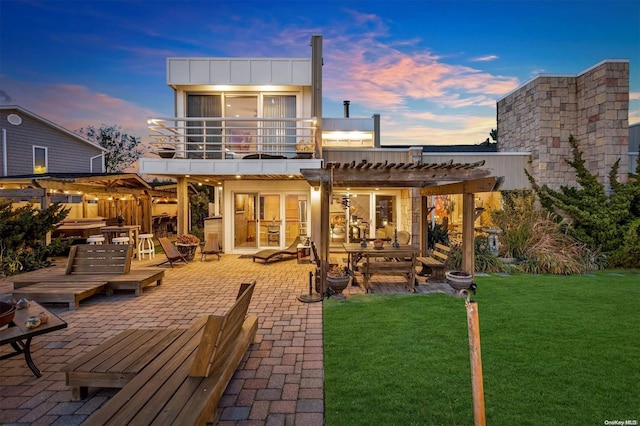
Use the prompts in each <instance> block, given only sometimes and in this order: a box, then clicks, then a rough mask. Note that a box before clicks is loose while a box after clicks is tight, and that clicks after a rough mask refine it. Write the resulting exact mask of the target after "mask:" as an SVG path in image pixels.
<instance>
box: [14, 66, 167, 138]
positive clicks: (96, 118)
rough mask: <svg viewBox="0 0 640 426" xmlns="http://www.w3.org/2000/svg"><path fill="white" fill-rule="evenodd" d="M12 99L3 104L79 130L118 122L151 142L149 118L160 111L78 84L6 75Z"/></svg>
mask: <svg viewBox="0 0 640 426" xmlns="http://www.w3.org/2000/svg"><path fill="white" fill-rule="evenodd" d="M3 83H6V87H11V89H10V90H6V89H4V91H5V92H7V94H8V95H9V97H10V99H3V100H2V103H3V104H10V105H18V106H20V107H22V108H25V109H27V110H29V111H31V112H33V113H35V114H37V115H39V116H41V117H43V118H46V119H47V120H49V121H52V122H53V123H55V124H57V125H59V126H62V127H64V128H65V129H67V130H70V131H72V132H76V131H77V130H79V129H80V128H86V127H87V126H94V127H100V126H101V125H102V124H106V125H118V126H120V127H121V128H122V131H123V132H125V133H128V134H129V135H132V136H137V137H140V139H141V140H142V141H143V143H144V144H145V146H146V142H148V141H149V137H148V135H149V130H148V128H147V118H149V117H154V116H155V117H157V116H160V115H162V114H159V113H158V112H157V111H153V110H151V109H147V108H143V107H139V106H137V105H135V104H132V103H130V102H127V101H124V100H122V99H118V98H114V97H112V96H109V95H107V94H104V93H94V92H92V91H91V90H89V89H88V88H87V87H84V86H80V85H74V84H37V83H32V82H29V83H27V82H24V81H20V80H12V79H7V78H3Z"/></svg>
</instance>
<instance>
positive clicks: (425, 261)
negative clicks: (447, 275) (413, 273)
mask: <svg viewBox="0 0 640 426" xmlns="http://www.w3.org/2000/svg"><path fill="white" fill-rule="evenodd" d="M449 251H451V248H450V247H448V246H445V245H444V244H439V243H436V245H435V248H434V250H433V251H432V252H431V256H426V257H417V258H416V259H417V260H418V262H420V263H422V271H420V272H419V273H418V275H426V274H427V273H428V269H429V268H430V269H431V271H432V273H431V278H433V279H434V280H435V281H444V269H445V267H446V266H447V265H446V264H447V260H448V259H449Z"/></svg>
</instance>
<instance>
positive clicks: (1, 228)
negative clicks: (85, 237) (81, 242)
mask: <svg viewBox="0 0 640 426" xmlns="http://www.w3.org/2000/svg"><path fill="white" fill-rule="evenodd" d="M68 214H69V210H68V209H65V208H64V206H63V205H62V204H60V203H54V204H52V205H51V206H49V207H47V208H45V209H37V208H35V207H33V206H31V205H29V206H24V207H20V208H17V209H12V207H11V202H10V201H8V200H0V235H2V239H1V240H0V267H1V268H2V269H1V271H0V272H1V273H2V274H4V275H13V274H16V273H19V272H26V271H32V270H35V269H39V268H43V267H45V266H49V265H50V261H49V259H48V258H49V257H51V256H56V255H59V254H61V253H63V252H64V251H65V250H66V249H67V248H68V247H69V246H70V245H71V241H65V240H62V239H55V240H53V241H52V243H51V244H50V245H48V246H46V245H45V237H46V235H47V233H48V232H50V231H53V230H55V229H56V228H57V227H58V224H59V223H60V222H62V221H63V220H64V219H65V218H66V217H67V215H68Z"/></svg>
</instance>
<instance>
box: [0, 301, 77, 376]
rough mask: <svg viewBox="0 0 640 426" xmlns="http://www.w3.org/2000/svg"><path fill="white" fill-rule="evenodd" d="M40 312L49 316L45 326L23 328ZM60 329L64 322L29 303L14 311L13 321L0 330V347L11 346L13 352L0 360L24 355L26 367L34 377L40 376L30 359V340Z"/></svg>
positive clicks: (35, 304) (64, 326)
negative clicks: (29, 319) (27, 321)
mask: <svg viewBox="0 0 640 426" xmlns="http://www.w3.org/2000/svg"><path fill="white" fill-rule="evenodd" d="M41 312H44V313H45V314H47V315H49V320H48V321H47V322H46V323H45V324H40V325H39V326H37V327H35V328H27V327H26V326H25V322H26V320H27V318H29V317H31V316H37V315H38V314H40V313H41ZM62 328H67V323H66V322H64V321H63V320H62V319H60V318H59V317H58V316H56V315H55V314H52V313H51V312H49V311H47V310H46V309H45V308H43V307H42V306H40V305H39V304H37V303H36V302H34V301H30V302H29V306H28V307H26V308H24V309H17V310H16V313H15V316H14V317H13V321H11V323H10V324H9V326H8V327H7V328H5V329H3V330H0V346H2V345H11V346H12V347H13V349H14V352H11V353H8V354H4V355H2V356H0V360H2V359H7V358H11V357H14V356H17V355H20V354H24V359H25V361H26V363H27V366H28V367H29V368H30V369H31V371H33V374H35V376H36V377H40V376H42V373H41V372H40V370H39V369H38V367H36V364H35V363H34V362H33V359H32V358H31V339H33V338H34V337H35V336H39V335H41V334H45V333H50V332H52V331H55V330H60V329H62Z"/></svg>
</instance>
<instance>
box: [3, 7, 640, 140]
mask: <svg viewBox="0 0 640 426" xmlns="http://www.w3.org/2000/svg"><path fill="white" fill-rule="evenodd" d="M314 34H321V35H322V36H323V62H324V67H323V77H324V78H323V115H324V116H325V117H342V116H343V101H344V100H349V101H350V102H351V106H350V116H351V117H371V116H372V115H373V114H380V117H381V141H382V143H383V144H385V145H452V144H464V145H471V144H477V143H480V142H482V141H484V140H485V139H487V138H488V137H489V132H490V131H491V130H492V129H494V128H496V127H497V124H496V102H497V101H498V100H499V99H501V98H502V97H504V96H505V95H507V94H508V93H509V92H511V91H513V90H514V89H516V88H517V87H519V86H520V85H522V84H524V83H525V82H527V81H529V80H531V79H532V78H534V77H536V76H537V75H539V74H554V75H557V74H570V75H575V74H579V73H581V72H583V71H585V70H587V69H589V68H590V67H592V66H593V65H596V64H597V63H599V62H601V61H603V60H605V59H628V60H629V63H630V79H629V80H630V89H629V92H630V101H629V123H630V124H633V123H637V122H640V0H622V1H616V0H604V1H582V0H570V1H569V0H564V1H563V0H559V1H558V0H555V1H554V0H544V1H536V0H511V1H506V0H505V1H479V0H476V1H454V0H451V1H447V0H439V1H417V0H416V1H401V0H400V1H377V0H366V1H329V0H325V1H302V0H297V1H293V0H292V1H266V0H255V1H243V0H237V1H184V0H179V1H178V0H153V1H152V0H147V1H120V0H111V1H88V0H87V1H80V0H76V1H62V0H24V1H15V0H0V104H4V105H19V106H21V107H23V108H25V109H27V110H29V111H31V112H34V113H36V114H38V115H40V116H42V117H44V118H46V119H48V120H50V121H53V122H54V123H56V124H59V125H61V126H63V127H65V128H67V129H69V130H73V131H75V130H78V129H80V128H86V127H87V126H88V125H93V126H96V127H99V126H100V125H101V124H106V125H114V124H115V125H118V126H121V127H122V129H123V131H125V132H127V133H129V134H130V135H133V136H138V137H140V138H141V139H142V140H143V141H148V140H149V137H148V134H149V132H148V129H147V124H146V123H147V119H148V118H150V117H171V116H173V92H172V90H171V88H169V87H168V86H167V83H166V59H167V58H168V57H292V58H298V57H301V58H309V57H310V56H311V48H310V45H309V44H310V40H311V36H312V35H314Z"/></svg>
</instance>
